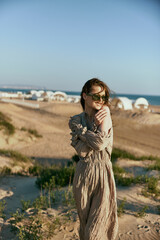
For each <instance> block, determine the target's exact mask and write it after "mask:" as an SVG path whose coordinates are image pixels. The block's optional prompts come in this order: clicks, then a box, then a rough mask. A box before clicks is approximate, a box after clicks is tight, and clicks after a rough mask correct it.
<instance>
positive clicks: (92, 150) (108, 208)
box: [69, 78, 118, 240]
mask: <svg viewBox="0 0 160 240" xmlns="http://www.w3.org/2000/svg"><path fill="white" fill-rule="evenodd" d="M108 99H109V88H108V87H107V85H106V84H105V83H104V82H102V81H100V80H99V79H97V78H93V79H90V80H89V81H87V82H86V83H85V85H84V87H83V89H82V92H81V105H82V108H83V110H84V111H83V112H82V113H80V114H78V115H75V116H73V117H71V119H70V121H69V127H70V129H71V131H72V133H71V135H72V139H71V140H72V142H71V145H72V146H73V147H74V148H75V150H76V151H77V154H78V156H79V161H78V163H77V167H76V172H75V175H74V180H73V192H74V196H75V201H76V207H77V211H78V216H79V220H80V231H79V234H80V240H113V239H115V238H116V234H117V230H118V221H117V203H116V189H115V181H114V175H113V171H112V163H111V161H110V158H111V152H112V143H113V129H112V121H111V116H110V111H109V107H108Z"/></svg>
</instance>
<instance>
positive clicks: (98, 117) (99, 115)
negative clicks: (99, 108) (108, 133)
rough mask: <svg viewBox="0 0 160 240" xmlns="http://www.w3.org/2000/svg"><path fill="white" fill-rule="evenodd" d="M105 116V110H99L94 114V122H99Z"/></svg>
mask: <svg viewBox="0 0 160 240" xmlns="http://www.w3.org/2000/svg"><path fill="white" fill-rule="evenodd" d="M106 116H107V112H106V111H103V112H100V113H99V114H96V115H95V123H96V124H97V125H99V124H101V123H102V122H103V120H104V118H105V117H106Z"/></svg>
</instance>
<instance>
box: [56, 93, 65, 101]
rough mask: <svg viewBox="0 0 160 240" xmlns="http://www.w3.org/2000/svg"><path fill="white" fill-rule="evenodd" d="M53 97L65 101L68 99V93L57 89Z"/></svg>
mask: <svg viewBox="0 0 160 240" xmlns="http://www.w3.org/2000/svg"><path fill="white" fill-rule="evenodd" d="M53 97H54V99H55V100H58V101H64V100H66V99H67V94H66V93H64V92H60V91H56V92H54V93H53Z"/></svg>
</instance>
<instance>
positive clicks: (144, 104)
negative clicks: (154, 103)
mask: <svg viewBox="0 0 160 240" xmlns="http://www.w3.org/2000/svg"><path fill="white" fill-rule="evenodd" d="M134 107H135V108H138V109H148V107H149V103H148V101H147V99H145V98H137V99H136V101H135V103H134Z"/></svg>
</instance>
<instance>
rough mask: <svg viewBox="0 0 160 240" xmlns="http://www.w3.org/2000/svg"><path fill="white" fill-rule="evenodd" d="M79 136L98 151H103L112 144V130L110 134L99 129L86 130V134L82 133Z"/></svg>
mask: <svg viewBox="0 0 160 240" xmlns="http://www.w3.org/2000/svg"><path fill="white" fill-rule="evenodd" d="M79 138H80V139H81V140H82V141H83V142H86V143H87V146H89V147H90V148H91V149H93V150H96V151H102V150H104V149H106V150H108V149H107V148H110V146H111V144H112V131H110V132H109V133H108V134H107V133H106V132H104V131H101V130H97V131H96V132H93V131H90V130H88V131H86V132H85V133H84V134H80V135H79Z"/></svg>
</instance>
